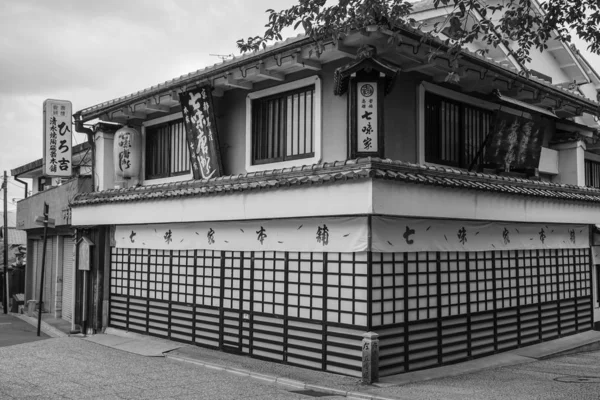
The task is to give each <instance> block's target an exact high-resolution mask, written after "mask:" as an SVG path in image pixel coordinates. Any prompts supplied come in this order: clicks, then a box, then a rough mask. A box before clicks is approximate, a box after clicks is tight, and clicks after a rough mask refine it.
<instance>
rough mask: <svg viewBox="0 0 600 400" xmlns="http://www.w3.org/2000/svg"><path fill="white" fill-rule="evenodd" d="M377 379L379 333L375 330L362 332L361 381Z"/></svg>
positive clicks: (368, 381) (366, 381) (375, 380)
mask: <svg viewBox="0 0 600 400" xmlns="http://www.w3.org/2000/svg"><path fill="white" fill-rule="evenodd" d="M378 380H379V335H378V334H377V333H375V332H367V333H363V340H362V382H363V383H367V384H370V383H373V382H377V381H378Z"/></svg>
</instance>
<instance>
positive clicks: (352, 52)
mask: <svg viewBox="0 0 600 400" xmlns="http://www.w3.org/2000/svg"><path fill="white" fill-rule="evenodd" d="M335 49H336V50H337V51H339V52H342V53H344V54H346V55H347V56H348V57H352V58H355V57H356V52H357V49H356V47H350V46H346V45H344V44H342V42H340V41H338V42H337V44H336V45H335Z"/></svg>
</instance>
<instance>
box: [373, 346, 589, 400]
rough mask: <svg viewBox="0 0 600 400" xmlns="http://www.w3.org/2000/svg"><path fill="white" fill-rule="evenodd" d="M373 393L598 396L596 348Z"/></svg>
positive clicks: (465, 397) (528, 398)
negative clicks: (590, 350)
mask: <svg viewBox="0 0 600 400" xmlns="http://www.w3.org/2000/svg"><path fill="white" fill-rule="evenodd" d="M399 389H400V390H399ZM376 393H377V395H379V396H383V397H394V398H398V399H407V400H408V399H411V400H425V399H445V400H472V399H473V400H475V399H492V400H515V399H519V400H533V399H544V400H554V399H569V400H592V399H600V351H595V352H586V353H580V354H576V355H569V356H562V357H556V358H553V359H549V360H543V361H535V362H531V363H526V364H520V365H515V366H510V367H502V368H492V369H487V370H484V371H481V372H477V373H471V374H465V375H460V376H455V377H450V378H444V379H436V380H433V381H428V382H422V383H416V384H410V385H406V386H402V387H391V388H386V389H378V390H377V391H376Z"/></svg>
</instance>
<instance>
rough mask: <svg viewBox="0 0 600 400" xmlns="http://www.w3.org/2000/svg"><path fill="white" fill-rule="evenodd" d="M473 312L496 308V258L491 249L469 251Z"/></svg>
mask: <svg viewBox="0 0 600 400" xmlns="http://www.w3.org/2000/svg"><path fill="white" fill-rule="evenodd" d="M469 289H470V298H471V312H472V313H474V312H479V311H488V310H493V309H494V259H493V255H492V252H491V251H478V252H472V253H469Z"/></svg>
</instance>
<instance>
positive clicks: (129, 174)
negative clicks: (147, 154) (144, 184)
mask: <svg viewBox="0 0 600 400" xmlns="http://www.w3.org/2000/svg"><path fill="white" fill-rule="evenodd" d="M113 149H114V152H113V157H114V158H113V159H114V164H115V174H116V176H117V178H121V179H131V178H138V177H139V175H140V167H141V164H142V135H141V134H140V133H139V132H138V131H136V130H135V129H133V128H130V127H128V126H125V127H123V128H121V129H119V130H118V131H117V132H116V133H115V139H114V145H113Z"/></svg>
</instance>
